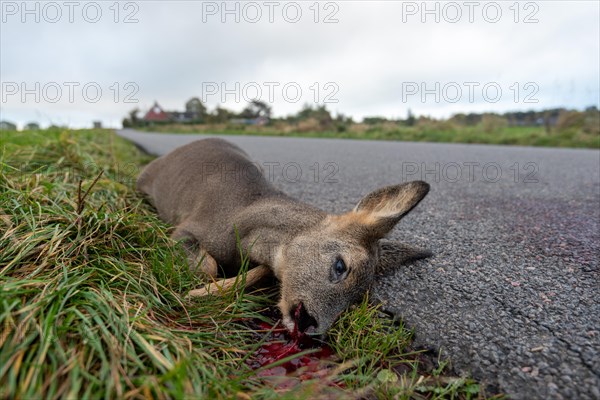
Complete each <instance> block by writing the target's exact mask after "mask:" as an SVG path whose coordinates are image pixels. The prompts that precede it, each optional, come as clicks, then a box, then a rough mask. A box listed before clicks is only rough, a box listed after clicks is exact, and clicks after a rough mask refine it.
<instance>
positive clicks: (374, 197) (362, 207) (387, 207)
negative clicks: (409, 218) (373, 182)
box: [353, 181, 429, 239]
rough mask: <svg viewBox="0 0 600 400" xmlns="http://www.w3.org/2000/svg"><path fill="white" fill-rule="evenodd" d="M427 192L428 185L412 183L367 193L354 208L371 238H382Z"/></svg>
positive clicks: (420, 182) (417, 182)
mask: <svg viewBox="0 0 600 400" xmlns="http://www.w3.org/2000/svg"><path fill="white" fill-rule="evenodd" d="M428 192H429V184H427V183H426V182H423V181H412V182H407V183H403V184H400V185H395V186H386V187H384V188H381V189H378V190H376V191H374V192H371V193H369V194H368V195H366V196H365V197H363V199H362V200H361V201H360V202H359V203H358V204H357V205H356V207H354V211H353V212H354V213H355V214H358V216H359V218H358V220H359V221H360V223H361V224H362V225H364V228H366V231H367V232H368V235H369V236H370V237H371V238H377V239H379V238H382V237H384V236H385V235H386V234H387V233H388V232H389V231H391V230H392V229H393V228H394V226H395V225H396V224H397V223H398V222H399V221H400V220H401V219H402V217H404V216H405V215H406V214H408V213H409V212H410V211H411V210H412V209H413V208H415V206H416V205H417V204H419V202H420V201H421V200H423V198H424V197H425V196H426V195H427V193H428Z"/></svg>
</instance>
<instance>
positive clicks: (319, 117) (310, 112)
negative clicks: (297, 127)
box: [294, 104, 333, 128]
mask: <svg viewBox="0 0 600 400" xmlns="http://www.w3.org/2000/svg"><path fill="white" fill-rule="evenodd" d="M294 119H295V120H297V121H304V120H308V119H314V120H316V121H318V123H319V126H321V127H322V128H326V127H329V126H330V125H331V124H332V122H333V118H332V117H331V113H330V112H329V110H327V108H326V106H325V105H321V106H316V107H314V108H313V107H312V106H311V105H310V104H305V105H304V106H303V107H302V109H301V110H300V111H299V112H298V114H296V116H295V117H294Z"/></svg>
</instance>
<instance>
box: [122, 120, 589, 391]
mask: <svg viewBox="0 0 600 400" xmlns="http://www.w3.org/2000/svg"><path fill="white" fill-rule="evenodd" d="M119 134H120V135H121V136H123V137H125V138H128V139H130V140H132V141H134V142H135V143H137V144H138V145H140V146H141V147H143V148H144V149H145V150H147V151H148V152H150V153H154V154H164V153H166V152H168V151H170V150H172V149H173V148H175V147H178V146H181V145H183V144H186V143H188V142H190V141H193V140H197V139H199V138H202V137H206V135H175V134H148V133H139V132H135V131H131V130H123V131H120V132H119ZM221 137H223V138H225V139H227V140H230V141H232V142H235V143H237V144H238V145H240V146H241V147H242V148H243V149H245V150H246V151H247V152H248V153H249V154H250V155H251V156H252V157H253V158H254V159H255V160H256V161H257V162H258V163H259V164H260V165H262V166H263V168H264V169H265V171H266V173H267V174H268V175H267V176H268V177H269V178H270V179H272V181H273V183H274V184H275V185H276V186H277V187H279V188H281V189H283V190H284V191H286V192H287V193H289V194H291V195H293V196H295V197H297V198H299V199H302V200H303V201H306V202H308V203H311V204H314V205H317V206H319V207H321V208H323V209H324V210H326V211H329V212H336V213H339V212H344V211H347V210H350V209H351V208H352V207H354V205H355V204H356V203H357V202H358V201H359V199H360V198H361V196H363V195H365V194H366V193H368V192H369V191H371V190H373V189H376V188H378V187H380V186H384V185H390V184H396V183H400V182H403V181H408V180H418V179H421V180H425V181H427V182H429V183H430V184H431V192H430V193H429V195H428V196H427V197H426V198H425V200H423V202H422V203H421V204H420V205H419V206H418V207H417V208H416V209H415V210H414V211H413V212H411V213H410V214H409V215H408V216H407V217H406V218H405V219H404V220H402V221H401V222H400V224H399V225H398V226H397V228H396V229H395V230H394V231H393V233H392V234H391V238H392V239H397V240H401V241H403V242H405V243H409V244H412V245H415V246H420V247H426V248H428V249H430V250H432V251H433V253H434V254H435V256H434V257H432V258H430V259H428V260H423V261H419V262H416V263H415V264H412V265H410V266H407V267H404V268H402V269H401V270H398V271H397V272H396V273H395V274H393V275H391V276H387V277H384V278H382V279H380V280H379V281H378V284H377V286H376V288H375V289H374V297H375V298H376V299H378V300H379V301H382V302H384V303H385V307H386V309H387V310H389V311H391V312H393V313H394V314H396V315H398V316H399V317H401V318H402V319H403V320H404V321H405V322H406V323H407V324H408V325H409V326H412V327H413V328H414V329H415V337H416V339H415V340H416V344H417V345H418V346H421V347H423V348H428V349H435V350H436V351H437V350H439V349H441V351H442V355H443V356H447V357H449V358H450V360H451V361H452V367H453V368H454V371H455V372H457V373H459V374H463V373H469V374H471V375H472V376H473V377H475V378H476V379H479V380H481V381H483V382H484V383H485V384H487V385H489V388H491V390H496V391H500V392H504V393H506V394H508V395H509V396H510V397H511V398H514V399H600V297H599V295H600V290H599V289H600V279H599V278H600V275H599V273H600V268H599V257H600V256H599V255H600V152H599V151H596V150H572V149H550V148H529V147H505V146H487V145H462V144H434V143H407V142H388V141H355V140H330V139H308V138H306V139H304V138H279V137H268V138H267V137H253V136H221ZM236 173H243V171H237V172H235V171H234V172H232V171H229V172H228V171H223V174H224V179H235V174H236ZM227 174H229V175H227ZM227 177H229V178H227Z"/></svg>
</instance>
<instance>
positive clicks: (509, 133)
mask: <svg viewBox="0 0 600 400" xmlns="http://www.w3.org/2000/svg"><path fill="white" fill-rule="evenodd" d="M136 129H141V130H144V131H149V132H161V133H212V134H221V135H252V136H290V137H311V138H331V139H358V140H399V141H408V142H437V143H477V144H495V145H516V146H541V147H572V148H590V149H600V135H598V134H597V133H586V132H584V131H583V130H580V129H570V130H565V131H561V132H551V133H547V132H546V131H545V129H544V128H543V127H539V126H505V127H499V128H496V129H494V130H493V131H486V130H485V129H483V128H481V127H479V126H454V125H452V124H448V123H428V124H424V125H420V126H411V127H409V126H400V125H397V124H388V125H384V126H368V125H362V124H359V125H356V126H354V127H351V128H348V129H344V130H342V131H331V130H329V131H327V130H315V131H311V130H308V131H302V132H299V131H297V130H294V129H292V128H290V127H289V126H287V125H283V126H281V127H279V126H265V127H256V126H245V125H231V124H212V125H182V124H166V125H161V124H157V125H153V126H150V127H143V128H136Z"/></svg>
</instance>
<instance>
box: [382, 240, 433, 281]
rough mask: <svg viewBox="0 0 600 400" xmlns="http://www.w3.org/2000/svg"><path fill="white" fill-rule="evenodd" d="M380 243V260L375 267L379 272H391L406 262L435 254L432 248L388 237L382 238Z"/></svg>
mask: <svg viewBox="0 0 600 400" xmlns="http://www.w3.org/2000/svg"><path fill="white" fill-rule="evenodd" d="M378 245H379V260H378V261H377V265H376V267H375V272H376V273H378V274H389V273H392V272H393V271H395V270H396V269H398V268H400V267H402V266H404V265H406V264H410V263H412V262H414V261H417V260H422V259H424V258H428V257H431V256H433V253H432V252H431V251H430V250H427V249H419V248H417V247H412V246H409V245H406V244H404V243H400V242H395V241H391V240H387V239H382V240H380V241H379V243H378Z"/></svg>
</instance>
